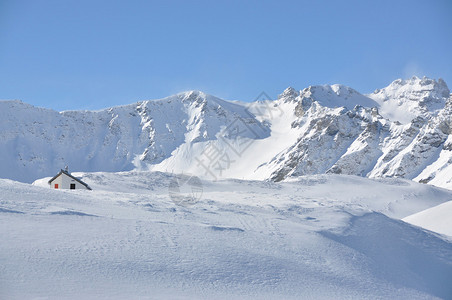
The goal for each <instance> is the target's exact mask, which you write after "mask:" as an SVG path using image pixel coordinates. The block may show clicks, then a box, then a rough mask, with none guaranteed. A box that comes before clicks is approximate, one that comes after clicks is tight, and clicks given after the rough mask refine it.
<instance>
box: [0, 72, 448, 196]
mask: <svg viewBox="0 0 452 300" xmlns="http://www.w3.org/2000/svg"><path fill="white" fill-rule="evenodd" d="M451 110H452V98H451V97H450V91H449V89H448V87H447V84H446V83H445V82H444V81H443V80H442V79H438V80H434V79H429V78H426V77H424V78H418V77H413V78H411V79H408V80H401V79H398V80H396V81H394V82H392V83H391V84H390V85H389V86H388V87H386V88H383V89H379V90H376V91H375V92H374V93H373V94H369V95H363V94H360V93H359V92H357V91H356V90H354V89H352V88H350V87H346V86H344V85H339V84H334V85H322V86H310V87H308V88H305V89H303V90H299V91H297V90H295V89H294V88H291V87H289V88H287V89H286V90H284V91H283V92H282V93H281V94H280V95H279V96H278V98H277V99H276V100H264V101H258V102H252V103H246V102H240V101H227V100H222V99H220V98H217V97H215V96H212V95H208V94H206V93H203V92H201V91H188V92H183V93H179V94H176V95H172V96H169V97H166V98H162V99H157V100H145V101H139V102H136V103H132V104H128V105H122V106H116V107H111V108H107V109H103V110H98V111H77V110H74V111H63V112H57V111H54V110H51V109H46V108H38V107H34V106H32V105H29V104H26V103H24V102H21V101H17V100H12V101H0V117H1V119H2V121H1V122H0V130H1V133H0V135H1V136H0V137H1V139H0V157H1V158H0V162H1V165H2V168H1V169H0V177H3V178H9V179H14V180H18V181H24V182H32V181H34V180H36V179H37V178H41V177H47V176H51V175H52V174H53V173H54V172H56V171H57V170H59V169H60V168H61V167H63V166H65V165H69V166H70V168H71V169H72V170H74V171H87V172H90V171H129V170H133V169H136V170H155V171H163V172H176V173H182V172H185V173H193V174H196V175H198V176H201V177H210V178H211V179H214V180H215V179H221V178H228V177H232V178H244V179H259V180H264V179H271V180H274V181H280V180H284V179H286V178H288V177H292V176H300V175H308V174H321V173H334V174H350V175H360V176H365V177H371V178H373V177H401V178H408V179H414V180H416V181H420V182H424V183H429V182H430V183H432V184H436V185H438V186H442V187H446V188H452V182H451V179H450V178H452V167H451V165H452V163H451V162H452V138H451V132H452V130H451V128H452V127H451V124H452V121H451ZM404 112H406V114H405V113H404ZM213 155H215V156H216V160H215V161H214V160H212V159H211V158H212V156H213Z"/></svg>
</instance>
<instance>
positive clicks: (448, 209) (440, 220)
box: [403, 201, 452, 237]
mask: <svg viewBox="0 0 452 300" xmlns="http://www.w3.org/2000/svg"><path fill="white" fill-rule="evenodd" d="M403 220H404V221H405V222H408V223H410V224H413V225H416V226H419V227H422V228H425V229H428V230H431V231H434V232H437V233H441V234H444V235H448V236H450V237H452V201H448V202H446V203H442V204H440V205H437V206H435V207H432V208H428V209H426V210H423V211H421V212H418V213H415V214H413V215H411V216H408V217H406V218H404V219H403Z"/></svg>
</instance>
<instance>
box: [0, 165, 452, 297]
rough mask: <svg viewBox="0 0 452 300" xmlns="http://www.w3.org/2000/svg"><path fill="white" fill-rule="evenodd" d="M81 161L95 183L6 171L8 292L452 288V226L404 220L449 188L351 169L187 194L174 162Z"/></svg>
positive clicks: (222, 184) (2, 290)
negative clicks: (175, 177) (184, 201)
mask: <svg viewBox="0 0 452 300" xmlns="http://www.w3.org/2000/svg"><path fill="white" fill-rule="evenodd" d="M79 175H80V176H81V177H82V178H83V180H84V181H85V182H87V183H88V184H89V185H90V186H91V187H92V188H93V191H69V190H66V191H64V190H51V189H49V188H48V186H47V185H46V179H43V180H39V181H37V182H36V183H35V185H34V186H31V185H28V184H22V183H18V182H14V181H11V180H3V179H2V180H0V191H1V194H0V237H1V239H2V241H3V242H2V243H1V244H0V298H1V299H33V298H39V297H42V298H48V299H257V298H259V299H301V298H302V299H344V298H348V299H376V298H384V299H434V298H444V299H450V298H451V295H452V290H451V285H450V284H448V283H449V282H450V278H452V237H450V236H446V235H440V234H436V233H433V232H430V231H428V230H425V229H422V228H419V227H416V226H413V225H410V224H407V223H405V222H403V221H400V219H402V218H406V217H408V216H410V215H413V214H415V213H418V212H420V211H423V210H425V209H428V208H431V207H434V206H436V205H439V204H441V203H445V202H447V201H450V200H451V199H452V192H451V191H448V190H444V189H438V188H434V187H431V186H426V185H421V184H418V183H415V182H412V181H408V180H402V179H396V180H389V179H383V180H371V179H366V178H361V177H355V176H345V175H342V176H339V175H317V176H310V177H300V178H297V179H290V180H287V181H286V182H281V183H273V182H266V181H242V180H224V181H217V182H212V181H203V189H204V190H203V196H202V198H201V199H199V200H198V201H197V202H196V203H194V204H193V205H187V206H179V205H176V204H175V203H173V202H172V201H171V200H170V198H169V196H168V185H169V182H170V180H171V176H170V175H169V174H165V173H159V172H122V173H80V174H79ZM427 211H428V210H427Z"/></svg>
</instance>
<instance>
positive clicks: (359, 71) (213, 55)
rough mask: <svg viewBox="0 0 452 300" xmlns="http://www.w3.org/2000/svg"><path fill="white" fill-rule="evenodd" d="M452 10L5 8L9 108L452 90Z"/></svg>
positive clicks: (81, 1)
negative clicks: (422, 79) (424, 84)
mask: <svg viewBox="0 0 452 300" xmlns="http://www.w3.org/2000/svg"><path fill="white" fill-rule="evenodd" d="M451 16H452V1H450V0H432V1H426V0H423V1H418V0H411V1H397V0H392V1H385V0H384V1H362V0H361V1H244V0H242V1H132V0H131V1H113V0H109V1H96V0H89V1H85V0H77V1H65V0H55V1H50V0H36V1H32V0H30V1H22V0H0V99H20V100H22V101H24V102H27V103H31V104H33V105H37V106H43V107H48V108H53V109H56V110H68V109H100V108H104V107H109V106H113V105H120V104H128V103H132V102H136V101H139V100H144V99H155V98H161V97H165V96H169V95H171V94H174V93H177V92H181V91H184V90H192V89H199V90H202V91H205V92H207V93H210V94H213V95H216V96H219V97H221V98H225V99H239V100H244V101H252V100H253V99H254V98H255V97H257V96H258V95H259V94H260V92H261V91H265V92H266V93H267V94H269V95H270V96H271V97H276V96H277V95H278V94H279V93H281V92H282V91H283V90H284V89H285V88H286V87H288V86H293V87H294V88H296V89H302V88H305V87H307V86H309V85H314V84H334V83H341V84H345V85H348V86H351V87H353V88H355V89H356V90H358V91H359V92H362V93H369V92H372V91H373V90H374V89H376V88H381V87H384V86H386V85H388V84H389V83H390V82H391V81H393V80H394V79H397V78H407V77H411V76H412V75H418V76H423V75H426V76H429V77H433V78H438V77H441V78H443V79H444V80H446V82H447V83H448V84H449V86H450V87H452V17H451Z"/></svg>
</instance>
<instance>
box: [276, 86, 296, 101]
mask: <svg viewBox="0 0 452 300" xmlns="http://www.w3.org/2000/svg"><path fill="white" fill-rule="evenodd" d="M299 95H300V93H298V92H297V91H296V90H295V89H294V88H293V87H291V86H289V87H288V88H287V89H285V90H284V92H282V94H280V95H278V99H287V100H293V99H295V98H297V97H298V96H299Z"/></svg>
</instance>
